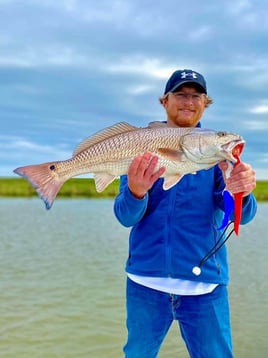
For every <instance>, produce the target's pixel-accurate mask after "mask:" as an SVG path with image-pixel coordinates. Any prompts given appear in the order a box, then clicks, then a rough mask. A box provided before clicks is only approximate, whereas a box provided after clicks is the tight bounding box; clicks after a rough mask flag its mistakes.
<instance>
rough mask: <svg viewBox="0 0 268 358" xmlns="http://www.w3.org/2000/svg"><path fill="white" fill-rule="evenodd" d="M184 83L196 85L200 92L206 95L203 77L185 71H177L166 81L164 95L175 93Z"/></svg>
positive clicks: (194, 72) (191, 71) (190, 71)
mask: <svg viewBox="0 0 268 358" xmlns="http://www.w3.org/2000/svg"><path fill="white" fill-rule="evenodd" d="M186 83H193V84H196V85H198V87H199V88H200V90H201V91H202V92H203V93H205V94H207V85H206V81H205V79H204V77H203V76H202V75H201V74H200V73H198V72H196V71H193V70H187V69H184V70H177V71H175V72H174V73H173V74H172V75H171V77H170V78H169V80H168V81H167V84H166V88H165V92H164V94H167V93H168V92H172V93H173V92H176V91H177V90H178V89H179V87H180V86H182V85H184V84H186Z"/></svg>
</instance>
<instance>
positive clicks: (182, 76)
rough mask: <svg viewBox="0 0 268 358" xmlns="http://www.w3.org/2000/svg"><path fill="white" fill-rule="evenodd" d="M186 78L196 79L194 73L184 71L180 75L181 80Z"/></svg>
mask: <svg viewBox="0 0 268 358" xmlns="http://www.w3.org/2000/svg"><path fill="white" fill-rule="evenodd" d="M188 77H191V78H197V74H196V73H195V72H185V71H183V72H182V73H181V78H188Z"/></svg>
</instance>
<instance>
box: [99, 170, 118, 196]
mask: <svg viewBox="0 0 268 358" xmlns="http://www.w3.org/2000/svg"><path fill="white" fill-rule="evenodd" d="M115 178H116V176H115V175H111V174H108V173H97V174H95V176H94V179H95V185H96V190H97V192H98V193H100V192H102V191H103V190H104V189H105V188H107V186H108V185H109V184H111V183H112V182H113V181H114V180H115Z"/></svg>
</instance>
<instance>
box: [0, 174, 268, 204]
mask: <svg viewBox="0 0 268 358" xmlns="http://www.w3.org/2000/svg"><path fill="white" fill-rule="evenodd" d="M118 190H119V180H115V181H114V182H113V183H111V184H110V185H109V186H108V188H106V189H105V190H104V191H103V192H102V193H97V192H96V189H95V183H94V179H93V178H72V179H70V180H68V181H67V182H66V183H65V184H64V185H63V187H62V188H61V190H60V192H59V194H58V196H59V197H65V198H75V197H77V198H79V197H80V198H83V197H84V198H114V197H115V196H116V195H117V193H118ZM254 194H255V196H256V198H257V200H258V201H268V181H258V182H257V187H256V189H255V190H254ZM36 195H37V194H36V192H35V190H34V189H33V188H32V186H31V185H30V184H29V183H28V181H27V180H25V179H23V178H0V196H2V197H33V196H36Z"/></svg>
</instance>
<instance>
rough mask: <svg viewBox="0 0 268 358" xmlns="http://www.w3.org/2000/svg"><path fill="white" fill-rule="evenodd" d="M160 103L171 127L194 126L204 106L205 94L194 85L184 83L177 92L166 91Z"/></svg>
mask: <svg viewBox="0 0 268 358" xmlns="http://www.w3.org/2000/svg"><path fill="white" fill-rule="evenodd" d="M162 104H163V106H164V108H165V110H166V113H167V123H168V125H169V126H171V127H196V125H197V123H198V122H199V121H200V118H201V117H202V115H203V112H204V110H205V106H206V95H205V94H204V93H200V92H198V90H197V88H196V87H193V86H190V85H185V86H182V87H180V89H179V90H178V92H175V93H168V95H167V96H166V97H165V98H164V99H163V101H162Z"/></svg>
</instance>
